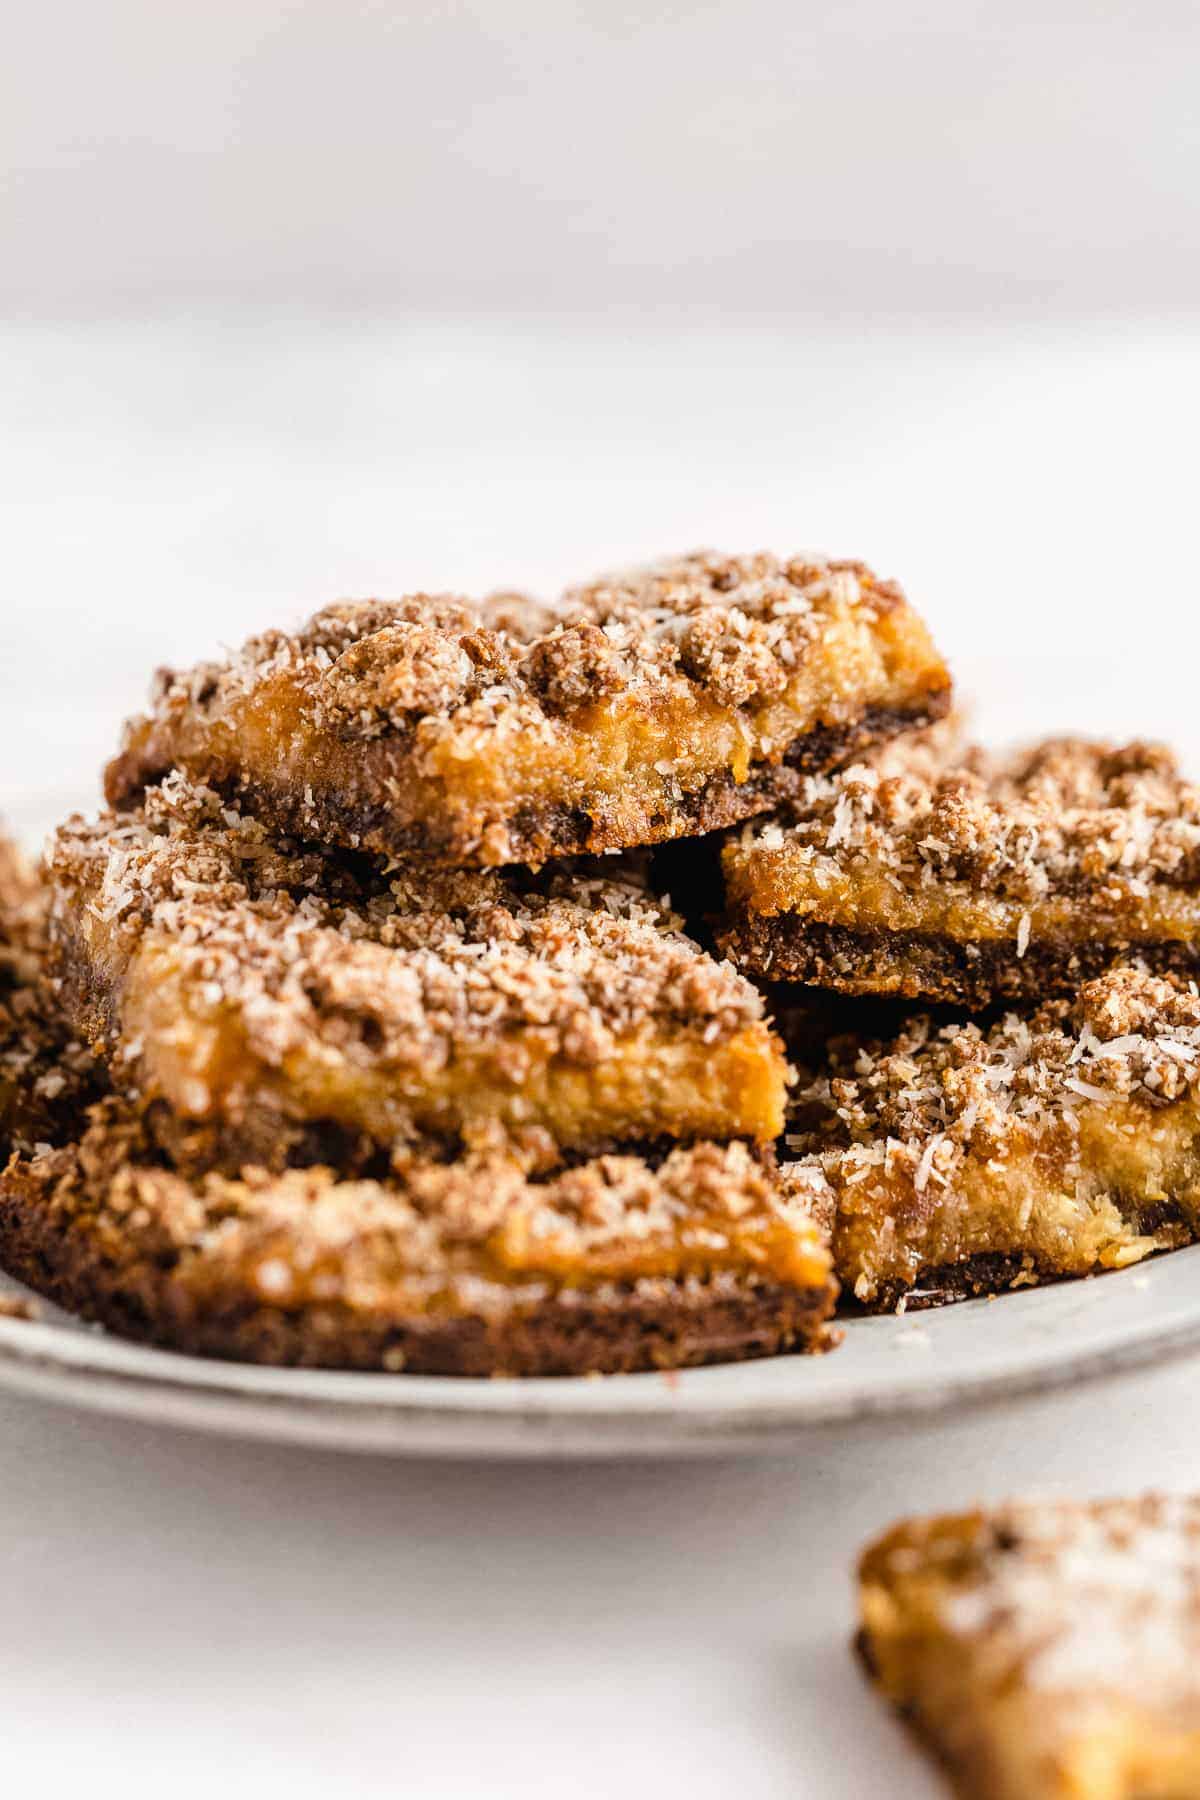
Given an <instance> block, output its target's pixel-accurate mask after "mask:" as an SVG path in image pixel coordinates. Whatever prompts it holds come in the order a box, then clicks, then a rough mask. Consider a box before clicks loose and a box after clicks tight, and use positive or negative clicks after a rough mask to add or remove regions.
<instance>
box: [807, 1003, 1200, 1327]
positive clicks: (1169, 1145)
mask: <svg viewBox="0 0 1200 1800" xmlns="http://www.w3.org/2000/svg"><path fill="white" fill-rule="evenodd" d="M787 1142H788V1144H789V1146H790V1147H791V1149H792V1150H793V1151H794V1152H795V1153H796V1154H798V1155H800V1156H804V1155H815V1156H817V1157H818V1158H819V1159H820V1162H821V1165H822V1167H823V1169H824V1171H825V1173H826V1174H827V1176H828V1178H829V1181H830V1184H831V1187H832V1189H833V1193H834V1196H835V1200H836V1227H835V1232H834V1257H835V1262H836V1266H837V1271H838V1275H839V1278H840V1280H841V1281H842V1282H843V1284H844V1286H845V1287H846V1288H847V1289H848V1291H849V1292H850V1293H851V1294H853V1295H854V1297H855V1298H856V1299H857V1300H858V1301H859V1302H861V1303H862V1304H863V1305H865V1306H867V1307H870V1308H872V1309H876V1310H884V1309H887V1308H889V1307H892V1306H895V1305H896V1304H897V1303H898V1302H901V1301H903V1302H905V1303H906V1304H914V1303H918V1302H921V1301H926V1302H928V1301H931V1300H937V1299H944V1298H949V1297H953V1296H954V1295H961V1294H971V1293H983V1292H988V1291H992V1290H995V1289H998V1288H1003V1287H1007V1286H1020V1285H1023V1284H1027V1283H1030V1282H1034V1281H1037V1280H1039V1279H1041V1278H1043V1277H1051V1276H1061V1275H1084V1274H1087V1273H1089V1272H1090V1271H1092V1270H1100V1269H1116V1268H1122V1267H1124V1266H1125V1265H1127V1264H1129V1263H1134V1262H1137V1261H1139V1260H1140V1259H1141V1258H1142V1257H1145V1256H1148V1255H1150V1254H1151V1252H1153V1251H1156V1250H1169V1249H1172V1248H1176V1247H1178V1246H1179V1245H1181V1244H1185V1243H1188V1242H1190V1241H1191V1240H1192V1239H1193V1238H1194V1237H1195V1236H1196V1235H1197V1230H1198V1228H1200V995H1198V994H1197V992H1196V989H1195V987H1194V986H1192V985H1189V984H1187V983H1184V982H1183V981H1182V980H1181V979H1180V978H1178V977H1164V976H1157V975H1152V974H1149V973H1147V972H1146V971H1144V970H1138V969H1134V968H1116V969H1113V970H1111V971H1109V972H1108V973H1107V974H1105V975H1103V976H1099V977H1097V979H1096V980H1094V981H1091V982H1087V983H1085V985H1084V986H1083V988H1082V989H1081V991H1080V993H1079V995H1078V996H1077V998H1076V999H1075V1001H1073V1002H1072V1001H1067V1000H1054V1001H1048V1002H1047V1003H1046V1004H1045V1005H1044V1006H1042V1007H1041V1008H1039V1009H1038V1010H1037V1011H1036V1012H1034V1013H1033V1014H1032V1015H1031V1016H1029V1017H1022V1016H1019V1015H1017V1014H1015V1013H1012V1014H1009V1015H1008V1016H1007V1017H1005V1018H1003V1019H1001V1020H999V1021H998V1022H996V1023H994V1024H992V1025H985V1026H980V1025H978V1024H974V1023H972V1024H950V1025H938V1024H937V1023H936V1022H935V1021H933V1020H931V1019H930V1018H928V1017H925V1016H922V1017H918V1018H915V1019H913V1020H911V1021H910V1022H909V1024H908V1025H907V1026H906V1027H905V1029H904V1030H902V1031H901V1032H900V1033H899V1035H898V1036H896V1037H894V1038H892V1039H890V1040H888V1041H885V1042H876V1043H871V1042H866V1041H863V1040H859V1039H857V1038H853V1037H848V1038H842V1039H835V1040H833V1041H832V1042H831V1043H830V1046H829V1049H828V1062H827V1066H826V1068H825V1070H824V1071H823V1073H821V1074H820V1075H819V1076H818V1077H817V1078H816V1079H815V1080H814V1081H812V1082H810V1083H808V1084H807V1085H806V1086H804V1087H802V1088H801V1089H799V1090H798V1094H797V1099H796V1108H795V1116H794V1119H793V1122H792V1129H791V1130H790V1131H789V1133H788V1137H787Z"/></svg>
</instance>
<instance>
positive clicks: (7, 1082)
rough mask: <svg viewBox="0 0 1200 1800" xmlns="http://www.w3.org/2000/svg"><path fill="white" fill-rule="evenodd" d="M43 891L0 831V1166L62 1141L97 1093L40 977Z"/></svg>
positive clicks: (91, 1072) (96, 1075) (91, 1066)
mask: <svg viewBox="0 0 1200 1800" xmlns="http://www.w3.org/2000/svg"><path fill="white" fill-rule="evenodd" d="M45 951H46V896H45V893H44V890H43V889H42V888H41V886H40V884H39V883H38V881H37V879H36V877H35V875H34V872H33V870H32V869H31V868H30V867H29V865H28V864H27V863H26V862H25V860H24V858H23V857H22V856H21V854H20V852H19V851H18V850H17V849H16V847H15V846H14V845H13V844H11V843H10V842H9V841H8V840H7V839H5V838H3V837H0V1168H2V1167H3V1165H4V1164H5V1163H6V1162H7V1160H8V1158H9V1156H10V1155H11V1154H12V1152H13V1151H14V1150H22V1151H30V1150H32V1149H33V1147H34V1146H35V1145H37V1144H47V1145H48V1144H54V1143H58V1142H61V1141H62V1137H63V1135H64V1133H65V1132H67V1131H69V1130H70V1129H72V1128H73V1123H74V1120H75V1119H76V1118H77V1117H78V1114H79V1110H80V1108H81V1107H82V1106H84V1105H86V1104H87V1102H88V1101H89V1100H90V1099H92V1098H94V1097H96V1095H97V1094H98V1093H99V1091H100V1071H99V1069H98V1068H97V1066H96V1063H95V1061H94V1059H93V1057H92V1056H91V1055H90V1053H89V1052H88V1051H87V1050H86V1049H85V1048H84V1046H83V1045H82V1044H81V1043H80V1042H79V1041H78V1040H77V1038H76V1036H75V1034H74V1033H73V1032H72V1031H71V1030H70V1028H69V1027H68V1025H67V1024H66V1022H65V1020H63V1019H62V1018H61V1016H60V1014H59V1010H58V1007H57V1003H56V1001H55V998H54V995H53V993H52V992H51V991H50V988H49V986H48V984H47V982H46V980H45Z"/></svg>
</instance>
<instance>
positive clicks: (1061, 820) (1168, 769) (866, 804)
mask: <svg viewBox="0 0 1200 1800" xmlns="http://www.w3.org/2000/svg"><path fill="white" fill-rule="evenodd" d="M946 741H948V740H946ZM943 755H944V741H941V740H939V739H938V737H937V735H936V734H933V736H932V738H930V737H928V736H927V737H926V738H925V739H924V740H923V741H921V740H918V741H916V742H914V743H912V744H911V745H910V744H908V743H906V742H900V743H897V744H895V745H894V746H892V747H891V748H890V750H889V751H887V752H885V753H883V754H882V755H881V756H880V757H879V758H878V759H876V760H874V761H873V762H869V763H863V764H859V765H856V766H854V767H852V768H849V769H846V770H844V771H842V772H841V773H840V774H835V775H832V776H824V777H814V778H810V779H809V780H807V781H806V782H805V783H804V785H803V790H802V792H801V793H800V795H799V796H798V798H797V800H796V802H795V805H794V810H792V811H790V812H785V813H784V814H782V815H781V818H780V820H778V821H776V822H773V823H770V824H768V825H765V826H757V827H753V828H749V829H748V830H747V831H746V832H745V833H744V834H743V835H742V837H741V838H740V840H737V841H734V842H732V843H730V844H729V845H728V846H727V847H726V849H725V852H724V857H723V866H724V872H725V881H726V893H727V904H728V916H727V919H726V922H725V926H724V930H723V933H722V936H721V942H722V944H723V947H724V948H725V950H726V951H727V953H728V954H729V955H730V956H732V957H733V958H734V960H735V961H736V962H737V964H738V965H739V967H741V968H743V969H745V970H748V971H750V972H752V973H754V974H755V975H760V976H761V975H769V976H770V978H771V979H772V980H777V981H781V980H791V981H805V982H811V983H814V984H817V985H820V986H823V987H830V988H837V989H840V990H842V991H843V992H847V993H881V994H886V993H891V994H902V995H907V996H909V997H910V998H913V997H918V996H922V997H925V998H927V999H930V1000H936V1001H945V1002H953V1003H959V1004H963V1005H966V1006H969V1007H971V1008H981V1007H986V1006H988V1005H989V1004H991V1003H992V1002H994V1001H996V1000H1001V1001H1004V1000H1014V999H1019V1000H1029V999H1040V998H1043V997H1045V996H1046V995H1047V994H1053V993H1067V992H1071V991H1073V990H1074V989H1076V988H1077V987H1078V986H1079V983H1080V982H1081V981H1082V980H1084V979H1086V978H1087V977H1088V976H1091V975H1096V974H1098V973H1100V972H1101V971H1102V970H1103V969H1104V968H1105V967H1107V966H1108V964H1109V963H1110V962H1111V961H1112V960H1113V957H1114V956H1115V955H1116V954H1118V953H1127V952H1133V953H1136V954H1137V955H1138V956H1139V957H1140V958H1141V959H1142V960H1143V961H1145V962H1147V963H1148V964H1150V965H1152V966H1153V967H1155V968H1160V969H1165V968H1175V969H1182V970H1185V971H1194V970H1200V788H1197V787H1195V786H1193V785H1192V784H1191V783H1190V782H1188V781H1185V780H1184V779H1183V777H1182V776H1181V774H1180V772H1179V770H1178V768H1177V766H1176V763H1175V759H1174V757H1173V756H1172V754H1171V752H1170V751H1169V750H1166V749H1164V748H1162V747H1161V746H1159V745H1153V744H1143V743H1134V744H1125V745H1121V746H1115V745H1111V744H1092V743H1083V742H1080V741H1078V740H1076V739H1070V738H1060V739H1051V740H1049V741H1047V742H1045V743H1041V744H1038V745H1036V746H1034V747H1033V748H1032V749H1028V750H1025V751H1022V752H1021V753H1020V754H1018V755H1016V756H1012V757H1003V758H999V757H992V756H989V755H987V754H986V753H985V752H983V751H979V750H975V751H969V752H966V753H965V754H963V755H962V757H961V758H960V759H956V760H954V761H953V762H952V764H951V766H949V767H947V766H946V764H945V762H944V761H943V760H942V758H943Z"/></svg>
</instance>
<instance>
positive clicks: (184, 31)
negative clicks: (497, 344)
mask: <svg viewBox="0 0 1200 1800" xmlns="http://www.w3.org/2000/svg"><path fill="white" fill-rule="evenodd" d="M64 15H65V16H64ZM8 50H9V53H8V55H6V56H5V58H4V59H3V61H2V62H0V168H2V169H3V170H4V173H5V179H4V181H3V183H0V243H3V244H4V246H5V255H4V258H3V262H2V263H0V307H2V306H3V304H4V302H5V301H6V300H7V301H8V302H9V303H10V304H15V305H18V306H20V305H24V306H27V307H29V308H31V309H37V310H39V311H44V310H46V309H53V310H56V311H59V312H68V311H75V312H79V311H82V312H83V313H84V314H85V315H87V314H88V313H90V312H93V311H95V310H96V309H97V308H102V307H105V306H109V305H112V304H114V303H115V304H118V305H119V304H121V303H123V302H126V301H134V302H142V303H149V304H155V303H159V304H161V303H163V302H164V301H166V302H168V303H175V304H179V305H182V306H184V307H190V306H192V305H193V304H194V303H195V300H196V297H197V295H202V296H206V297H209V298H212V297H225V298H240V299H242V300H243V301H250V302H256V301H257V302H259V303H260V304H262V303H265V304H267V305H270V306H276V307H277V306H279V305H280V304H283V305H288V304H291V303H292V301H293V300H294V298H295V296H296V295H297V294H302V295H304V296H305V298H306V300H307V301H308V302H309V303H313V304H318V305H320V304H324V305H327V306H331V307H339V308H342V309H346V310H348V311H350V312H352V313H353V312H357V311H359V310H360V309H361V308H362V307H363V306H364V305H365V304H371V305H374V306H377V307H388V306H398V307H412V306H424V307H426V308H428V309H430V310H442V311H450V312H455V311H461V310H463V309H464V308H467V309H470V308H475V307H482V308H489V307H490V308H497V307H499V308H503V307H513V306H517V307H520V306H532V307H534V308H536V309H538V310H539V311H545V310H547V309H548V308H553V307H579V306H583V307H594V308H602V307H605V306H609V305H612V304H613V303H625V304H632V305H640V306H645V305H646V304H647V303H650V304H654V305H660V306H667V307H671V308H674V307H678V306H680V305H683V306H687V307H694V306H697V305H705V304H707V305H717V306H720V307H722V308H723V309H725V310H729V309H732V310H734V311H739V312H740V311H746V310H749V311H751V312H764V311H766V312H770V311H775V312H780V313H785V314H787V315H795V314H797V313H809V314H811V313H813V312H814V311H820V310H822V309H825V310H833V311H835V312H836V311H845V310H850V311H852V312H854V313H856V314H858V315H861V316H870V315H873V314H875V313H878V312H880V311H884V312H888V311H897V310H900V311H906V312H907V311H911V310H913V309H916V310H918V311H921V310H924V311H926V312H930V311H931V312H934V313H939V314H941V313H945V312H946V311H947V310H949V309H955V308H961V307H963V306H977V307H985V308H1013V307H1017V308H1022V307H1023V308H1026V309H1033V310H1035V311H1037V312H1042V311H1044V310H1045V309H1046V308H1048V307H1050V308H1055V309H1058V310H1060V311H1061V310H1062V309H1063V308H1064V307H1066V308H1069V309H1070V308H1074V309H1076V310H1081V311H1086V312H1089V313H1090V312H1096V311H1105V310H1110V309H1113V308H1121V307H1128V306H1129V305H1131V304H1132V305H1143V306H1156V305H1157V306H1168V307H1172V308H1183V307H1187V306H1189V305H1192V306H1194V305H1195V304H1196V301H1197V298H1198V297H1200V217H1198V215H1197V208H1196V205H1195V194H1196V189H1197V185H1198V183H1200V134H1198V132H1197V129H1196V120H1195V104H1194V78H1195V69H1196V62H1197V56H1198V54H1200V17H1198V15H1197V10H1196V8H1195V6H1194V5H1192V4H1190V3H1189V0H1156V3H1155V4H1154V5H1151V6H1131V5H1123V6H1107V7H1106V6H1097V5H1096V4H1095V3H1094V0H1007V4H1006V5H1004V6H1002V7H999V6H995V5H989V4H987V3H986V0H921V4H920V5H919V6H896V5H894V4H892V0H804V4H803V5H796V4H795V3H794V0H741V3H740V4H739V5H737V6H730V5H728V4H722V0H670V3H669V4H667V5H662V6H657V7H654V8H647V7H645V6H644V5H637V4H635V3H633V0H571V4H569V5H563V4H561V0H404V3H403V4H400V5H395V4H391V5H387V4H380V3H378V0H307V3H306V4H296V3H295V0H205V4H204V5H202V6H190V7H189V6H184V7H169V8H168V7H163V6H161V5H156V4H155V0H91V3H90V4H89V5H87V6H73V7H69V8H66V7H64V6H63V4H62V3H61V0H44V3H43V4H42V5H39V6H37V7H27V8H24V9H22V11H21V14H20V20H19V29H17V30H14V32H13V37H12V42H11V44H10V45H9V46H8Z"/></svg>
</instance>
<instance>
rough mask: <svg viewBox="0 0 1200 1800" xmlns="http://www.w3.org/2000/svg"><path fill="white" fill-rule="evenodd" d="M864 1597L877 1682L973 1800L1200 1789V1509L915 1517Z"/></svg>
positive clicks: (1120, 1504)
mask: <svg viewBox="0 0 1200 1800" xmlns="http://www.w3.org/2000/svg"><path fill="white" fill-rule="evenodd" d="M859 1587H860V1604H861V1625H862V1631H861V1637H860V1644H861V1647H862V1650H863V1653H864V1656H865V1660H866V1662H867V1666H868V1668H869V1670H870V1671H871V1673H872V1675H873V1677H874V1679H875V1681H876V1682H877V1684H878V1686H879V1688H880V1690H881V1691H882V1693H883V1695H884V1697H885V1698H886V1699H887V1700H888V1701H890V1702H891V1704H892V1705H893V1706H895V1707H897V1708H898V1709H899V1710H900V1711H901V1712H902V1713H903V1715H904V1716H905V1717H906V1718H907V1719H908V1720H909V1721H910V1723H911V1724H912V1726H913V1728H914V1729H915V1730H916V1731H917V1733H918V1734H919V1735H920V1737H921V1738H922V1739H923V1741H924V1742H925V1743H926V1744H927V1745H928V1746H929V1748H930V1749H931V1750H933V1752H934V1753H935V1754H936V1755H937V1756H938V1757H940V1758H941V1760H942V1762H943V1763H944V1765H945V1767H946V1769H947V1771H948V1773H949V1774H950V1776H951V1778H952V1781H953V1784H954V1787H955V1789H956V1791H957V1792H958V1793H959V1794H961V1795H963V1796H967V1797H968V1800H1184V1797H1185V1796H1188V1795H1194V1794H1197V1793H1200V1677H1198V1675H1197V1668H1198V1667H1200V1499H1197V1498H1195V1497H1190V1496H1189V1497H1187V1498H1182V1497H1181V1498H1174V1497H1167V1496H1163V1495H1146V1496H1144V1497H1142V1498H1140V1499H1136V1500H1109V1501H1102V1502H1098V1503H1095V1504H1092V1505H1049V1504H1046V1505H1036V1504H1032V1503H1028V1504H1024V1505H1021V1504H1013V1505H1008V1506H1003V1507H1000V1508H997V1509H996V1510H995V1511H991V1512H972V1513H964V1514H960V1515H958V1516H950V1517H943V1518H934V1519H914V1520H909V1521H906V1522H904V1523H902V1524H900V1525H897V1526H895V1527H894V1528H893V1529H892V1530H891V1531H889V1532H888V1533H887V1535H886V1536H885V1537H883V1538H881V1539H880V1540H879V1541H878V1542H877V1543H875V1544H873V1545H872V1546H871V1547H870V1548H869V1549H868V1550H867V1551H866V1553H865V1555H864V1556H863V1558H862V1562H861V1564H860V1567H859Z"/></svg>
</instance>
